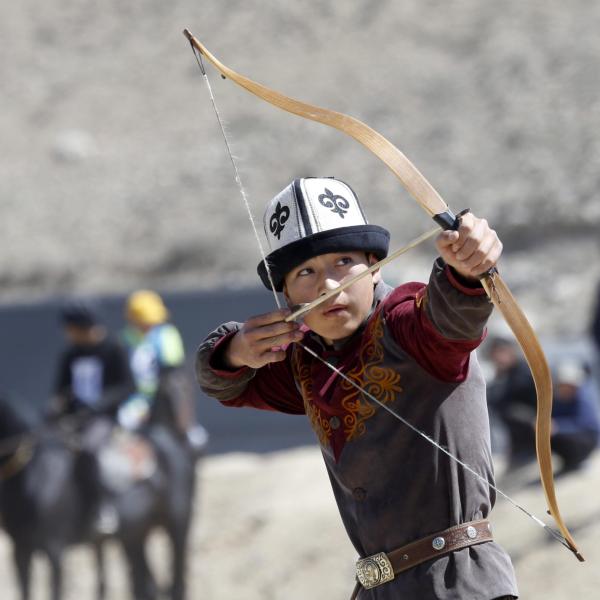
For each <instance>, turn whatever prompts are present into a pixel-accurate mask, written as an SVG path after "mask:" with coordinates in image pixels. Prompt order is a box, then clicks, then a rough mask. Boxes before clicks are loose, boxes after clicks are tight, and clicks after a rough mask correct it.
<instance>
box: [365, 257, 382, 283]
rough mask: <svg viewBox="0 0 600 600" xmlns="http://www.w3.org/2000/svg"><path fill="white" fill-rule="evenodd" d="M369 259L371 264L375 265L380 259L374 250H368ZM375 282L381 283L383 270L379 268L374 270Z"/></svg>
mask: <svg viewBox="0 0 600 600" xmlns="http://www.w3.org/2000/svg"><path fill="white" fill-rule="evenodd" d="M367 261H368V262H369V266H371V265H374V264H375V263H376V262H377V261H378V259H377V257H376V256H375V255H374V254H373V253H372V252H367ZM372 276H373V283H379V282H380V281H381V270H380V269H377V271H373V273H372Z"/></svg>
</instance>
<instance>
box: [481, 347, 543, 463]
mask: <svg viewBox="0 0 600 600" xmlns="http://www.w3.org/2000/svg"><path fill="white" fill-rule="evenodd" d="M488 358H489V361H490V362H491V364H492V367H493V375H492V379H491V381H489V382H488V391H487V395H488V404H489V406H490V412H491V413H492V415H493V420H496V422H499V423H500V424H501V426H502V427H504V428H505V430H506V434H507V448H506V453H507V461H508V464H507V468H514V467H519V466H522V465H524V464H527V463H528V462H530V461H531V460H534V459H535V418H536V410H537V395H536V391H535V384H534V381H533V377H532V376H531V371H530V370H529V366H528V364H527V362H526V361H525V359H524V358H523V356H522V354H521V352H520V349H519V348H518V346H517V344H516V342H514V341H513V340H510V339H508V338H505V337H502V336H497V337H495V338H492V339H491V340H490V341H489V342H488Z"/></svg>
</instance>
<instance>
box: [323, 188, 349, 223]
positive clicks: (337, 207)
mask: <svg viewBox="0 0 600 600" xmlns="http://www.w3.org/2000/svg"><path fill="white" fill-rule="evenodd" d="M319 202H320V203H321V204H322V205H323V206H324V207H325V208H331V212H333V213H336V214H338V215H340V217H341V218H342V219H343V218H344V214H346V213H347V212H348V208H349V207H350V202H348V200H346V198H344V196H339V195H337V194H334V193H333V192H332V191H331V190H329V189H327V188H325V193H324V194H321V195H320V196H319Z"/></svg>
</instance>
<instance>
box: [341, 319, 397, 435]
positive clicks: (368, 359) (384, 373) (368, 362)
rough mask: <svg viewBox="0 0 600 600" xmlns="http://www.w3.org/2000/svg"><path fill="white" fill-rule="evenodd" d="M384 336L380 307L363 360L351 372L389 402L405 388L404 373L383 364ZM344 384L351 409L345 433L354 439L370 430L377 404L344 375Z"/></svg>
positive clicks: (344, 402)
mask: <svg viewBox="0 0 600 600" xmlns="http://www.w3.org/2000/svg"><path fill="white" fill-rule="evenodd" d="M382 338H383V319H382V315H381V311H380V312H379V313H378V315H377V316H376V317H375V319H374V322H373V324H372V330H371V336H370V337H369V341H368V342H367V344H366V345H365V346H363V348H362V349H361V352H360V356H359V364H358V365H357V366H356V367H355V368H354V369H352V371H350V372H349V373H347V376H348V378H350V379H352V381H354V382H355V383H356V384H357V385H358V386H360V387H361V388H362V389H364V390H365V391H366V392H368V393H369V394H371V395H373V396H374V397H375V398H377V399H378V400H379V401H380V402H383V403H384V404H388V403H389V402H392V401H393V400H394V398H395V397H396V394H398V393H400V392H401V391H402V387H401V386H400V374H399V373H397V372H396V371H395V370H394V369H392V368H390V367H382V366H381V363H382V362H383V359H384V352H383V345H382V343H381V340H382ZM340 387H341V388H342V389H343V390H349V392H350V393H349V394H347V395H346V396H344V397H343V398H342V402H341V404H342V406H343V407H344V408H345V409H346V410H347V411H348V414H347V415H346V416H345V417H344V434H345V436H346V439H347V440H348V441H350V440H354V439H356V438H358V437H360V436H361V435H363V433H364V432H365V431H366V427H365V422H366V421H367V420H368V419H369V418H370V417H372V416H373V415H374V414H375V410H376V407H375V406H374V405H373V403H372V402H370V401H368V400H365V399H364V398H363V399H361V392H360V391H359V390H358V389H356V388H355V387H354V386H353V385H352V384H351V383H350V382H349V381H346V380H345V379H343V380H342V382H341V384H340Z"/></svg>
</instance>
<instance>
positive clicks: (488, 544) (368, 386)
mask: <svg viewBox="0 0 600 600" xmlns="http://www.w3.org/2000/svg"><path fill="white" fill-rule="evenodd" d="M264 224H265V233H266V235H267V238H268V241H269V245H270V248H271V253H270V254H269V256H268V257H267V263H268V268H267V266H266V265H265V264H264V262H261V264H260V265H259V267H258V272H259V275H260V277H261V279H262V281H263V283H264V284H265V285H266V286H267V287H268V288H271V287H274V289H275V290H276V291H280V292H283V294H284V296H285V298H286V301H287V303H288V306H289V307H292V306H294V305H297V304H303V303H307V302H311V301H312V300H314V299H316V298H318V297H319V296H321V295H323V294H324V293H326V292H329V291H330V290H335V289H337V288H338V287H339V286H340V285H341V284H342V283H343V282H344V281H347V280H349V279H350V278H351V277H353V276H354V275H356V274H358V273H361V272H363V271H365V270H367V269H368V268H369V266H370V265H372V264H374V263H375V262H376V261H377V260H378V259H381V258H383V257H385V256H386V254H387V252H388V243H389V233H388V232H387V231H386V230H385V229H383V228H382V227H379V226H375V225H369V224H368V223H367V220H366V218H365V216H364V213H363V211H362V208H361V206H360V204H359V201H358V199H357V197H356V195H355V194H354V192H353V191H352V190H351V189H350V188H349V187H348V186H347V185H346V184H345V183H343V182H341V181H339V180H336V179H332V178H304V179H296V180H295V181H294V182H293V183H291V184H290V185H289V186H287V187H286V188H285V189H284V190H283V191H282V192H281V193H279V194H278V195H277V196H276V197H275V198H273V200H272V201H271V202H270V203H269V205H268V206H267V209H266V212H265V217H264ZM436 246H437V250H438V252H439V255H440V256H439V258H438V259H437V260H436V261H435V262H434V264H433V269H432V272H431V275H430V278H429V282H428V284H423V283H415V282H413V283H406V284H403V285H400V286H399V287H397V288H395V289H393V288H391V287H390V286H388V285H387V284H386V283H385V282H384V281H383V280H382V277H381V274H380V272H378V271H374V272H372V273H370V274H368V275H367V276H365V277H363V278H362V279H360V280H358V281H357V282H356V283H354V284H352V285H351V286H349V287H347V288H346V289H344V290H341V291H340V292H339V294H334V296H333V297H331V298H330V299H329V300H327V301H326V302H325V303H323V304H321V305H319V306H318V307H316V308H314V309H313V310H311V311H310V312H308V313H307V314H306V315H305V318H304V325H305V327H301V326H300V325H299V324H297V323H294V322H290V323H288V322H286V321H285V318H286V317H287V316H288V315H289V314H291V311H290V310H289V309H285V310H276V311H273V312H270V313H267V314H265V315H260V316H255V317H251V318H249V319H248V320H247V321H246V322H245V323H235V322H229V323H225V324H223V325H221V326H220V327H219V328H217V329H216V330H215V331H213V332H212V333H210V334H209V335H208V337H207V338H206V339H205V340H204V342H203V343H202V344H201V346H200V348H199V350H198V354H197V368H196V371H197V376H198V380H199V382H200V385H201V387H202V389H203V390H204V391H205V392H206V393H207V394H209V395H211V396H213V397H215V398H217V399H218V400H219V401H220V402H221V403H222V404H224V405H225V406H232V407H236V406H253V407H256V408H259V409H266V410H276V411H280V412H285V413H290V414H305V415H307V417H308V418H309V420H310V422H311V425H312V427H313V429H314V431H315V433H316V435H317V438H318V440H319V443H320V446H321V451H322V454H323V458H324V461H325V465H326V468H327V471H328V474H329V477H330V480H331V485H332V488H333V492H334V495H335V499H336V502H337V505H338V508H339V511H340V515H341V517H342V520H343V522H344V525H345V528H346V531H347V532H348V535H349V537H350V539H351V541H352V543H353V545H354V547H355V548H356V550H357V552H358V553H359V555H360V557H361V560H359V561H358V563H357V579H358V583H357V587H356V589H355V592H354V595H353V597H358V598H359V599H360V600H366V599H373V600H375V599H377V600H387V599H390V600H391V599H400V598H402V599H403V600H412V599H414V600H433V599H440V600H442V599H447V600H449V599H457V598H459V599H469V600H475V599H477V600H498V599H507V598H516V597H517V595H518V592H517V587H516V582H515V576H514V571H513V568H512V565H511V562H510V559H509V557H508V555H507V554H506V552H505V551H504V550H503V549H502V548H501V547H500V546H499V545H498V544H497V543H496V542H495V541H494V540H493V537H492V532H491V528H490V526H489V523H488V521H487V518H488V516H489V513H490V511H491V509H492V507H493V505H494V502H495V493H494V490H493V488H492V487H490V485H488V482H489V484H491V485H494V474H493V467H492V459H491V451H490V441H489V422H488V415H487V408H486V398H485V383H484V380H483V377H482V374H481V371H480V368H479V365H478V363H477V358H476V355H475V353H474V350H475V349H476V348H477V346H478V345H479V344H480V343H481V341H482V340H483V338H484V335H485V325H486V321H487V319H488V317H489V315H490V313H491V310H492V304H491V302H490V301H489V299H488V297H487V295H486V294H485V291H484V289H483V288H482V287H481V285H480V283H479V280H478V278H477V276H478V275H480V274H482V273H485V272H487V271H488V270H489V269H490V268H492V267H493V266H495V264H496V263H497V261H498V259H499V257H500V254H501V252H502V244H501V242H500V240H499V239H498V237H497V235H496V233H495V232H494V231H493V230H492V229H490V227H489V226H488V224H487V222H486V221H485V220H483V219H478V218H477V217H475V216H474V215H472V214H469V213H467V214H466V215H464V216H463V217H462V219H461V224H460V227H459V229H458V230H457V231H444V232H442V233H440V234H439V236H438V238H437V240H436ZM307 329H308V330H307ZM294 342H301V343H294ZM305 347H306V348H308V349H309V350H310V352H308V351H307V350H306V349H305ZM315 355H316V356H315ZM325 362H327V363H330V365H333V366H334V367H335V369H337V370H338V371H339V372H341V373H343V374H344V376H341V375H340V374H339V372H336V371H334V370H332V369H331V368H330V366H328V365H327V364H325ZM350 381H352V382H354V383H355V384H356V385H357V386H358V387H359V388H362V390H364V391H365V392H366V393H362V392H361V391H359V389H357V387H355V386H354V385H352V383H350ZM368 395H372V396H374V397H376V398H377V399H378V400H379V401H380V402H381V403H383V404H384V405H385V406H387V407H389V408H390V409H391V410H392V411H393V412H394V413H397V414H399V415H401V416H402V418H403V419H405V420H406V421H407V422H409V423H410V424H411V427H408V426H406V425H403V424H402V423H399V422H398V420H397V419H395V418H394V417H393V415H392V414H390V413H389V412H388V411H386V410H384V409H383V408H382V407H381V406H379V405H377V404H375V403H373V402H372V401H370V400H369V399H368ZM412 427H414V428H415V429H412ZM418 432H422V433H424V434H425V435H426V436H428V437H429V438H431V439H432V440H433V441H434V442H435V443H436V444H438V445H440V446H442V447H444V448H446V449H447V450H448V451H449V452H450V453H451V454H452V455H453V456H455V457H457V458H458V459H460V461H462V462H464V463H466V464H468V465H469V466H470V467H471V468H472V469H473V470H474V471H476V472H477V474H478V475H479V476H480V477H479V478H478V477H475V476H473V475H472V474H469V473H465V471H464V469H463V468H462V467H461V466H460V465H459V464H457V462H456V461H454V460H452V459H450V458H449V457H448V456H446V455H445V454H443V453H442V452H440V451H439V449H437V448H436V447H435V446H433V445H432V444H431V443H430V442H429V441H427V440H426V439H425V437H424V436H422V435H420V434H419V433H418Z"/></svg>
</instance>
